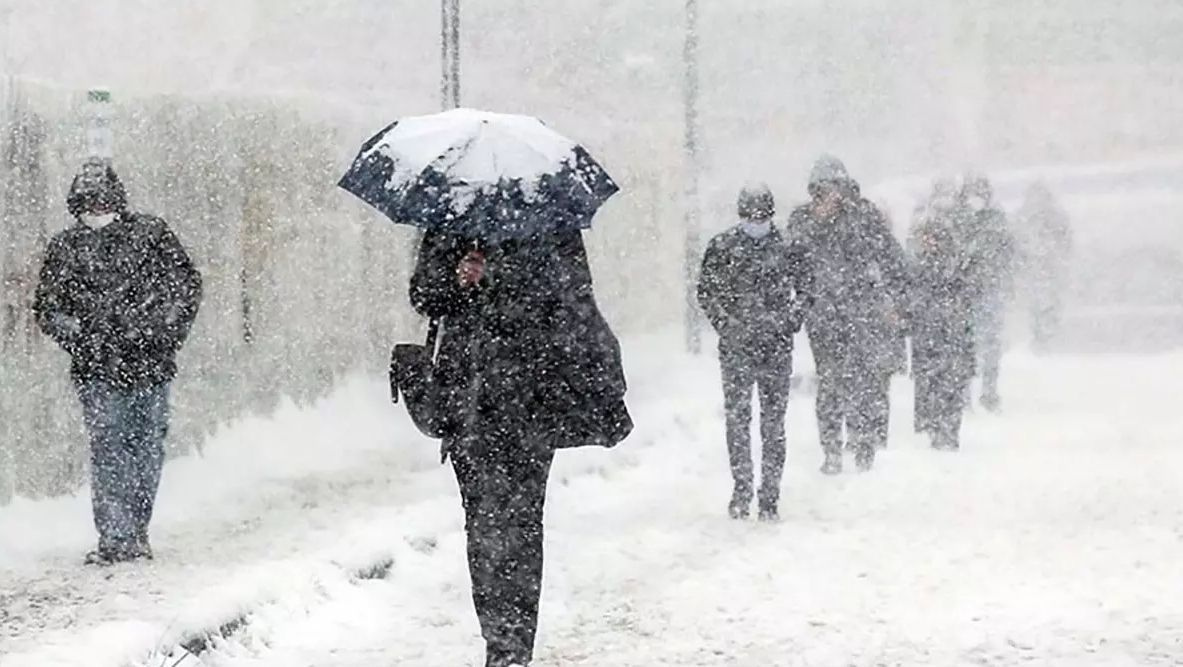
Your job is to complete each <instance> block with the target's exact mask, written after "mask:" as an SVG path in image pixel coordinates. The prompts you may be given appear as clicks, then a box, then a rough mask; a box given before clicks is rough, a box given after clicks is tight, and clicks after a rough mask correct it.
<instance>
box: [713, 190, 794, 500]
mask: <svg viewBox="0 0 1183 667" xmlns="http://www.w3.org/2000/svg"><path fill="white" fill-rule="evenodd" d="M774 214H775V202H774V200H773V196H772V192H771V191H770V190H769V189H768V187H767V186H764V185H759V186H753V187H747V188H744V189H743V190H742V191H741V192H740V194H739V224H737V225H735V226H733V227H732V228H730V229H728V230H727V231H725V232H723V233H721V234H719V235H718V236H716V237H715V238H714V239H712V240H711V243H710V245H709V246H708V247H707V251H706V255H705V256H704V258H703V262H702V273H701V275H700V277H699V282H698V302H699V305H700V306H701V307H702V309H703V311H704V312H705V313H706V316H707V319H708V320H710V323H711V326H713V327H714V329H715V331H716V332H717V333H718V334H719V365H720V367H721V370H722V378H723V405H724V409H725V411H726V419H727V449H728V452H729V454H730V459H731V475H732V479H733V481H734V484H735V485H734V489H733V491H732V495H731V503H730V505H729V506H728V513H729V514H730V515H731V517H732V518H733V519H743V518H746V517H747V516H748V513H749V512H750V507H751V503H752V496H753V484H754V482H753V470H752V451H751V449H752V448H751V420H752V388H753V387H755V388H756V389H757V391H758V393H759V396H760V436H761V439H762V440H763V446H764V450H763V456H762V457H761V458H762V462H763V463H762V471H761V473H762V474H761V480H760V491H759V499H758V500H759V502H758V506H759V517H760V519H761V520H763V521H775V520H776V519H777V518H778V514H777V511H778V508H777V503H778V502H779V500H780V483H781V475H782V472H783V470H784V463H785V447H786V445H785V411H786V409H787V407H788V400H789V380H790V375H791V374H792V366H793V363H792V360H793V335H794V334H795V333H797V331H798V330H799V329H800V328H801V307H800V305H799V304H798V301H797V291H798V289H800V284H799V281H800V279H801V278H802V277H803V272H802V266H801V261H800V258H799V257H798V256H797V254H796V253H795V252H794V251H793V250H792V249H791V248H790V247H789V246H787V245H786V244H785V241H784V239H783V238H782V237H781V234H780V232H779V231H778V230H777V229H776V227H775V226H774V225H773V224H772V218H773V216H774Z"/></svg>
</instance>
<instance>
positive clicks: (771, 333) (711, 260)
mask: <svg viewBox="0 0 1183 667" xmlns="http://www.w3.org/2000/svg"><path fill="white" fill-rule="evenodd" d="M805 278H806V275H805V272H804V260H803V258H802V257H801V253H800V251H799V250H798V249H796V248H793V247H791V246H789V245H788V244H786V243H785V241H784V238H783V237H782V236H781V233H780V231H778V230H777V229H775V228H774V229H772V230H771V231H770V232H769V233H768V235H767V236H765V237H763V238H751V237H749V236H748V235H747V234H745V233H744V232H743V231H742V230H741V229H739V228H734V229H730V230H727V231H725V232H723V233H721V234H719V235H718V236H716V237H715V238H714V239H712V240H711V242H710V244H709V245H708V246H707V250H706V253H705V254H704V256H703V261H702V271H701V273H700V275H699V281H698V303H699V305H700V306H701V307H702V310H703V312H704V313H705V314H706V316H707V320H709V321H710V323H711V326H712V327H713V328H714V329H715V331H716V333H718V334H719V351H720V353H721V354H723V355H724V356H728V355H733V354H740V355H743V356H744V357H745V358H751V359H754V360H756V361H758V362H771V361H772V359H773V358H784V357H786V356H789V355H790V354H791V353H792V350H793V335H794V334H795V333H797V331H798V330H800V328H801V307H800V304H799V302H798V298H797V292H798V291H799V290H800V289H801V285H802V284H803V282H804V280H805Z"/></svg>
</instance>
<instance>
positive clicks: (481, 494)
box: [451, 438, 554, 667]
mask: <svg viewBox="0 0 1183 667" xmlns="http://www.w3.org/2000/svg"><path fill="white" fill-rule="evenodd" d="M451 459H452V467H453V468H454V469H455V471H456V481H457V482H458V483H459V485H460V496H461V500H462V501H463V504H464V517H465V526H464V527H465V531H466V532H467V534H468V570H469V574H470V576H471V577H472V599H473V603H474V604H475V606H476V613H477V618H478V619H479V620H480V624H481V636H483V637H484V638H485V643H486V655H487V658H486V665H487V666H488V667H504V666H506V665H511V664H521V665H527V664H529V663H530V661H531V659H532V658H533V653H534V635H535V633H536V631H537V629H538V602H539V598H540V597H541V594H542V555H543V554H542V518H543V505H544V503H545V501H546V482H547V477H548V476H549V475H550V465H551V462H552V461H553V459H554V453H553V452H552V451H549V450H547V449H545V448H537V449H531V448H530V447H528V446H527V445H526V444H525V443H523V442H521V441H520V440H513V439H510V438H501V439H499V440H498V441H495V440H491V439H480V440H474V441H466V442H465V443H464V444H461V445H459V446H456V447H453V448H452V449H451Z"/></svg>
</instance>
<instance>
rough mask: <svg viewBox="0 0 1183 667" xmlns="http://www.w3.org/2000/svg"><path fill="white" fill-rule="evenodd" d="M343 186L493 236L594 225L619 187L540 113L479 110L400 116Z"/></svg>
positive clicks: (398, 212) (365, 150)
mask: <svg viewBox="0 0 1183 667" xmlns="http://www.w3.org/2000/svg"><path fill="white" fill-rule="evenodd" d="M339 185H340V187H341V188H343V189H344V190H346V191H348V192H350V193H352V194H353V195H355V196H357V197H358V198H360V199H361V200H362V201H364V202H366V203H367V204H369V205H371V206H373V207H374V208H376V209H378V210H379V211H381V212H382V213H383V214H385V215H386V216H387V217H388V218H390V219H391V220H393V221H394V222H397V223H401V224H408V225H414V226H416V227H420V228H422V229H426V230H433V231H440V232H446V233H451V234H457V235H460V236H464V237H469V238H479V239H484V240H488V241H492V242H497V241H500V240H505V239H515V238H525V237H530V236H534V235H539V234H550V233H556V232H562V231H568V230H572V229H586V228H588V227H590V226H591V220H592V217H593V216H594V215H595V213H596V211H597V210H598V209H599V208H600V206H601V205H603V204H604V202H606V201H607V200H608V199H609V198H610V197H612V195H614V194H616V192H617V191H618V190H619V188H618V187H617V186H616V183H615V182H613V180H612V178H611V177H610V176H609V175H608V173H607V172H606V171H604V169H603V168H602V167H601V166H600V165H599V164H598V163H597V162H596V161H595V159H593V158H592V156H591V155H590V154H589V153H588V152H587V151H586V150H585V149H584V148H583V147H582V146H580V145H579V144H577V143H575V142H574V141H572V140H570V139H568V138H566V137H564V136H562V135H561V134H559V133H557V132H555V131H554V130H552V129H550V128H549V127H547V126H546V125H545V124H543V123H542V122H541V121H539V120H538V119H536V118H531V117H528V116H514V115H508V114H498V113H490V112H485V111H475V110H472V109H456V110H453V111H446V112H443V113H439V114H433V115H430V116H415V117H409V118H404V119H402V120H399V121H396V122H394V123H392V124H391V125H390V126H389V127H387V128H386V129H384V130H382V131H381V132H380V133H378V135H377V136H375V137H374V138H372V139H370V140H369V141H367V142H366V143H365V145H364V146H362V149H361V152H360V153H359V154H358V156H357V158H356V159H355V160H354V161H353V165H352V166H351V167H350V169H349V171H348V172H347V173H346V174H345V176H344V177H343V178H342V179H341V181H340V183H339Z"/></svg>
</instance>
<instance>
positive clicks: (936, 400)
mask: <svg viewBox="0 0 1183 667" xmlns="http://www.w3.org/2000/svg"><path fill="white" fill-rule="evenodd" d="M912 371H913V372H912V378H913V383H914V385H915V388H916V391H915V397H916V408H915V411H914V416H915V420H916V424H915V426H916V430H917V431H918V432H923V433H928V434H929V435H931V436H932V439H933V444H934V445H937V446H953V447H956V446H958V445H959V444H960V438H961V435H960V434H961V420H962V415H963V412H964V410H965V401H964V399H963V396H964V395H965V393H966V392H967V391H969V385H970V377H969V373H967V372H965V371H964V369H963V368H956V367H954V365H952V364H948V363H944V364H942V363H941V361H940V360H929V359H925V360H920V359H918V360H917V361H916V362H915V363H913V365H912Z"/></svg>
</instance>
